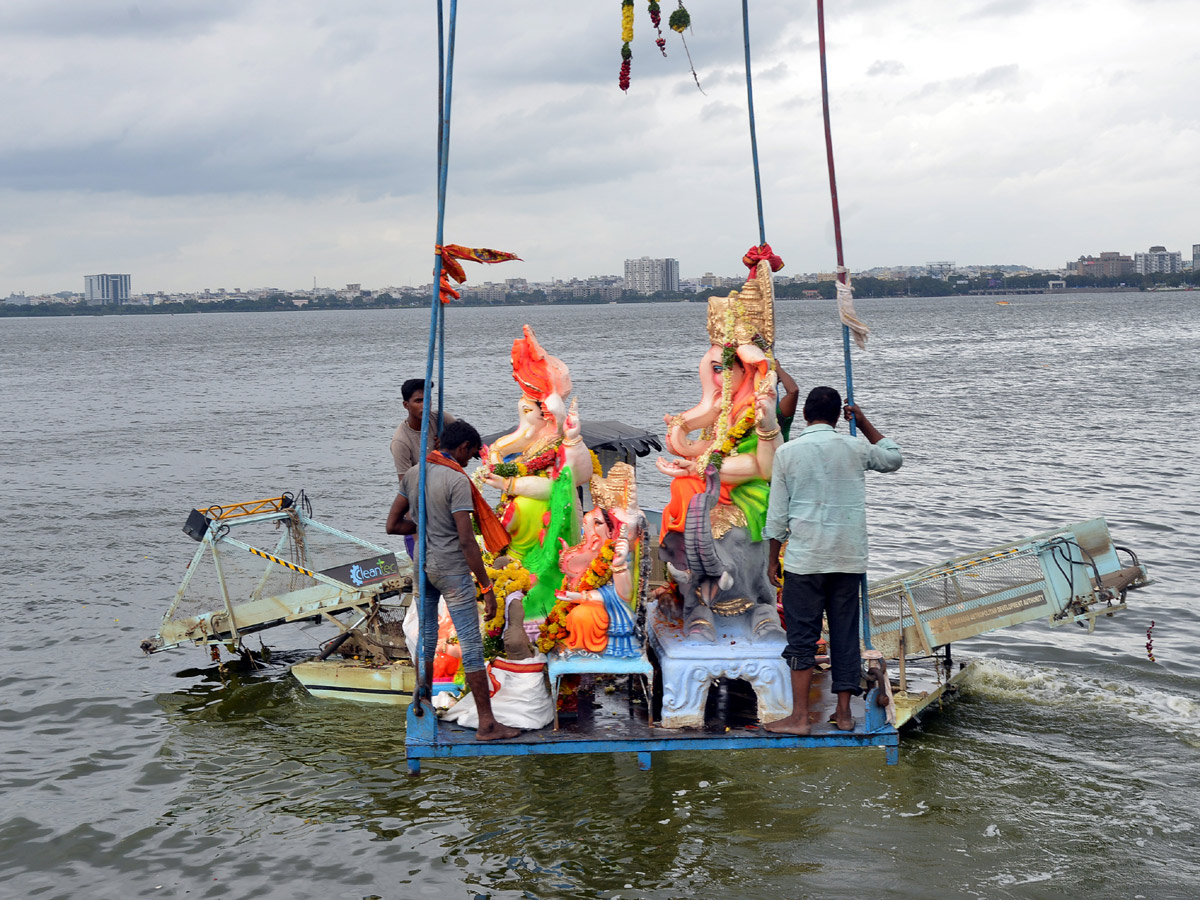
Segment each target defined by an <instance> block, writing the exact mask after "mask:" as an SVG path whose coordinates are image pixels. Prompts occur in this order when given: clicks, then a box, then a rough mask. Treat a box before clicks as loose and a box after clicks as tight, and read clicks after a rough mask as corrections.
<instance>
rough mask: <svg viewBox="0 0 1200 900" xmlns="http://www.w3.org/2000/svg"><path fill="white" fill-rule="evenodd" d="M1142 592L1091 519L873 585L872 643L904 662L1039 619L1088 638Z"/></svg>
mask: <svg viewBox="0 0 1200 900" xmlns="http://www.w3.org/2000/svg"><path fill="white" fill-rule="evenodd" d="M1118 551H1120V552H1121V553H1124V554H1125V555H1127V556H1128V557H1129V561H1128V562H1127V563H1122V561H1121V559H1120V557H1119V556H1118ZM1148 584H1150V580H1149V578H1148V576H1147V574H1146V569H1145V567H1144V566H1142V565H1141V564H1140V563H1139V562H1138V559H1137V556H1136V555H1135V554H1134V553H1133V551H1132V550H1128V549H1126V548H1123V547H1117V546H1116V545H1114V544H1113V542H1112V538H1111V536H1110V535H1109V533H1108V524H1107V523H1106V522H1105V521H1104V519H1091V520H1089V521H1087V522H1080V523H1079V524H1077V525H1071V526H1068V527H1066V528H1060V529H1056V530H1053V531H1047V532H1043V533H1041V534H1037V535H1034V536H1033V537H1030V538H1026V539H1025V540H1022V541H1014V542H1012V543H1009V544H1001V545H1000V546H998V547H993V548H991V549H990V550H985V551H983V552H981V553H972V554H969V555H967V556H960V557H958V558H957V559H952V560H949V561H947V562H943V563H939V564H937V565H933V566H928V567H926V568H924V569H918V570H917V571H915V572H909V573H907V574H905V575H899V576H896V577H895V578H890V579H887V580H886V581H879V582H876V583H875V584H873V585H872V586H871V589H870V594H869V598H870V620H871V641H872V643H873V645H874V647H875V649H876V650H880V651H882V652H883V654H884V656H885V657H887V658H888V659H901V660H902V659H904V658H905V657H906V656H914V655H918V654H921V655H925V656H932V655H933V653H934V650H935V648H938V647H944V646H948V645H949V644H951V643H953V642H955V641H961V640H964V639H965V638H969V637H975V636H976V635H980V634H984V633H985V632H988V631H995V630H996V629H998V628H1007V627H1008V626H1010V625H1019V624H1021V623H1023V622H1032V621H1034V620H1035V619H1041V618H1045V619H1046V620H1047V621H1048V622H1049V624H1050V625H1051V626H1052V627H1057V626H1061V625H1067V624H1071V623H1078V624H1080V625H1084V626H1086V627H1087V630H1088V631H1089V632H1091V631H1092V630H1093V629H1094V628H1095V625H1096V618H1097V617H1098V616H1111V615H1113V613H1115V612H1118V611H1119V610H1123V609H1125V594H1126V591H1128V590H1132V589H1136V588H1140V587H1144V586H1146V585H1148Z"/></svg>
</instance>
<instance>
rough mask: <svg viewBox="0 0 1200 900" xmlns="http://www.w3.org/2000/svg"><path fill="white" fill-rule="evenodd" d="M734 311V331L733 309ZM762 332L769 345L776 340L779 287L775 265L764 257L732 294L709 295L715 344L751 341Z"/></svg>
mask: <svg viewBox="0 0 1200 900" xmlns="http://www.w3.org/2000/svg"><path fill="white" fill-rule="evenodd" d="M730 310H732V311H733V329H732V332H733V333H732V334H729V333H727V332H728V331H729V330H730V329H729V313H730ZM755 335H760V336H761V337H762V339H763V340H764V341H766V343H767V346H768V347H770V346H772V345H773V344H774V343H775V287H774V284H773V283H772V281H771V265H770V263H768V262H767V261H766V260H760V261H759V262H758V264H757V265H756V266H755V267H754V274H753V275H752V276H751V277H750V278H749V279H748V280H747V281H746V283H745V284H744V285H742V289H741V290H740V291H730V292H729V296H728V297H709V298H708V338H709V340H710V341H712V342H713V343H714V344H749V343H751V342H752V341H753V340H754V336H755Z"/></svg>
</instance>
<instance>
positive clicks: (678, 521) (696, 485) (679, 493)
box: [659, 475, 735, 543]
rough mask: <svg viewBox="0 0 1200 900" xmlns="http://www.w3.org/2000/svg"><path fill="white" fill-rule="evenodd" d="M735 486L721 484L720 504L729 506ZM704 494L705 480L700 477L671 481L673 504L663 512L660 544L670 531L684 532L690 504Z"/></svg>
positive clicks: (678, 478)
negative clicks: (684, 523)
mask: <svg viewBox="0 0 1200 900" xmlns="http://www.w3.org/2000/svg"><path fill="white" fill-rule="evenodd" d="M734 487H735V486H734V485H732V484H728V483H726V482H724V481H722V482H721V497H720V502H721V503H723V504H724V505H726V506H728V505H729V504H730V503H732V502H733V500H732V499H731V497H730V493H731V492H732V491H733V488H734ZM703 493H704V479H703V478H701V477H700V476H699V475H680V476H678V477H676V478H672V479H671V502H670V503H668V504H667V505H666V508H664V509H663V512H662V534H660V535H659V543H662V539H663V538H664V537H666V536H667V532H668V531H679V532H682V531H683V522H684V519H686V518H687V510H688V504H689V503H691V502H692V498H693V497H695V496H696V495H697V494H703Z"/></svg>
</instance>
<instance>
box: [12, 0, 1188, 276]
mask: <svg viewBox="0 0 1200 900" xmlns="http://www.w3.org/2000/svg"><path fill="white" fill-rule="evenodd" d="M673 2H675V0H669V2H668V0H664V2H663V4H662V6H663V11H664V21H665V17H666V14H669V12H670V10H671V9H672V3H673ZM828 5H829V7H830V8H829V11H828V15H829V19H828V22H827V29H828V38H829V54H830V58H829V75H830V85H831V92H832V102H833V129H834V141H835V149H836V152H837V164H838V182H839V192H840V194H841V200H842V217H843V228H844V232H845V241H846V252H847V261H848V264H849V265H850V267H851V268H852V269H866V268H870V267H872V266H881V265H907V264H921V263H924V262H926V261H928V260H942V259H946V260H956V261H957V262H958V263H960V264H972V263H1024V264H1028V265H1037V266H1061V265H1062V264H1063V263H1064V262H1065V260H1067V259H1068V258H1074V257H1077V256H1079V255H1080V254H1081V253H1097V252H1099V251H1101V250H1120V251H1123V252H1127V253H1133V252H1135V251H1138V250H1145V249H1146V248H1147V247H1149V246H1150V245H1151V244H1165V245H1166V246H1167V247H1168V249H1173V250H1182V251H1184V254H1185V256H1187V255H1190V250H1191V245H1192V243H1200V214H1198V213H1197V210H1200V176H1198V173H1197V169H1198V166H1200V99H1198V97H1197V88H1196V86H1197V85H1198V84H1200V50H1198V49H1197V48H1198V47H1200V44H1198V42H1197V34H1198V29H1197V26H1200V3H1197V2H1196V0H1088V2H1082V0H1054V2H1040V3H1034V2H1032V0H921V2H916V0H831V2H830V3H829V4H828ZM447 6H448V4H447ZM751 6H752V10H751V14H752V17H753V19H752V22H751V27H752V35H751V37H752V44H753V52H754V78H755V81H754V86H755V107H756V113H757V116H758V129H759V153H760V158H761V162H762V168H763V177H764V188H765V213H766V222H767V238H768V240H769V241H770V242H771V243H772V244H773V245H774V247H775V249H776V251H777V252H779V253H780V254H781V255H782V256H783V257H784V259H785V260H786V261H787V264H788V266H787V269H785V270H784V273H785V274H787V273H788V272H809V271H818V270H828V269H829V268H831V267H832V265H833V260H834V251H833V240H832V228H831V224H830V211H829V199H828V182H827V176H826V171H825V161H824V146H823V138H822V130H821V107H820V80H819V70H818V66H817V53H816V18H815V2H813V0H754V2H753V3H752V4H751ZM645 7H646V4H645V3H644V2H643V0H638V2H637V4H636V6H635V9H636V11H637V16H636V25H635V37H634V42H633V52H634V59H633V84H632V87H631V89H630V91H629V93H628V94H623V93H621V91H620V90H619V88H618V87H617V73H618V68H619V64H620V55H619V53H620V27H619V18H620V3H619V2H618V0H605V2H595V0H586V2H585V0H574V2H559V3H536V4H535V3H529V2H524V3H522V2H514V0H510V2H506V3H495V2H487V3H485V2H480V0H474V2H473V0H462V2H461V3H460V13H459V15H460V18H459V34H458V45H457V58H456V67H455V72H454V112H453V125H452V132H451V137H452V141H451V154H450V162H451V167H450V193H449V202H448V212H447V226H446V228H447V240H449V241H453V242H456V243H463V244H469V245H475V246H487V247H493V248H496V249H504V250H511V251H514V252H516V253H518V254H519V255H520V256H522V257H523V258H524V260H525V262H523V263H509V264H506V265H505V266H503V267H497V268H496V269H493V270H490V271H486V272H485V271H483V270H481V269H478V268H476V269H474V270H473V271H471V272H470V273H469V274H470V276H471V280H472V281H482V280H490V279H498V278H504V277H527V278H530V279H545V278H550V277H560V278H561V277H570V276H586V275H594V274H608V273H618V272H620V271H621V270H622V261H623V260H624V259H625V258H626V257H633V256H643V255H649V256H673V257H676V258H677V259H679V261H680V269H681V272H682V274H683V275H684V276H685V277H686V276H689V275H698V274H700V273H703V272H705V271H713V272H717V273H725V274H734V273H735V272H737V271H738V270H739V268H740V265H739V258H740V256H741V254H742V253H743V252H744V251H745V249H746V248H747V247H748V246H750V245H751V244H752V243H756V242H757V221H756V217H755V208H754V193H753V178H752V173H751V169H750V152H749V137H748V131H747V125H746V93H745V81H744V68H743V57H742V53H743V51H742V37H741V12H740V10H741V5H740V4H739V3H737V2H736V0H688V8H689V10H690V12H691V14H692V20H693V30H692V32H691V33H690V34H688V35H687V41H688V46H689V47H690V49H691V54H692V59H693V60H694V61H695V65H696V70H697V72H698V73H699V76H700V82H701V85H702V86H703V88H704V93H703V94H702V93H700V92H699V91H698V90H697V89H696V87H695V85H694V83H693V81H692V77H691V74H690V72H689V70H688V66H687V59H686V57H685V55H684V52H683V47H682V45H681V43H680V40H679V37H678V36H677V35H675V34H673V33H671V32H666V36H667V38H668V41H667V51H668V56H667V58H665V59H664V58H663V57H662V56H661V55H659V53H658V51H657V50H656V48H655V47H654V44H653V37H654V34H653V31H652V29H651V27H650V24H649V21H648V16H647V13H646V9H645ZM436 78H437V55H436V20H435V16H434V3H433V2H432V0H424V2H417V0H338V2H336V3H335V2H333V0H137V2H130V0H4V2H3V3H0V109H2V110H3V112H4V117H3V127H2V128H0V207H2V209H3V215H2V216H0V296H6V295H7V294H8V293H9V292H10V291H27V292H30V293H39V292H43V291H58V290H81V289H82V276H83V275H84V274H87V273H93V272H129V273H132V275H133V286H134V291H135V292H142V291H155V290H195V289H200V288H205V287H210V288H214V289H215V288H217V287H226V288H233V287H243V288H249V287H255V286H267V285H271V286H277V287H281V288H302V287H306V286H311V285H312V282H313V278H314V277H315V278H316V279H317V281H318V282H319V283H320V284H321V285H322V286H329V285H332V286H337V285H341V284H343V283H346V282H362V283H363V284H364V285H365V286H368V287H380V286H384V285H389V284H405V283H419V282H421V281H423V280H427V279H428V273H429V271H430V268H431V256H430V254H431V247H432V243H433V237H434V226H435V217H434V213H435V199H434V185H435V149H436V148H435V129H436V119H435V106H436V97H435V95H436V84H437V80H436Z"/></svg>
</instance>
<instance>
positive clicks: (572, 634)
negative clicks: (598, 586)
mask: <svg viewBox="0 0 1200 900" xmlns="http://www.w3.org/2000/svg"><path fill="white" fill-rule="evenodd" d="M587 597H588V599H587V600H584V601H583V602H582V603H579V604H577V605H576V606H574V607H572V608H571V611H570V612H569V613H567V632H568V634H567V639H566V640H565V641H564V642H563V643H565V644H566V645H567V647H569V648H570V649H572V650H587V651H590V652H591V653H603V652H604V650H605V648H606V647H607V646H608V613H607V612H605V610H604V600H603V599H601V598H600V596H599V594H593V593H592V592H590V591H589V592H588V594H587ZM593 597H594V598H595V599H592V598H593Z"/></svg>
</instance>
